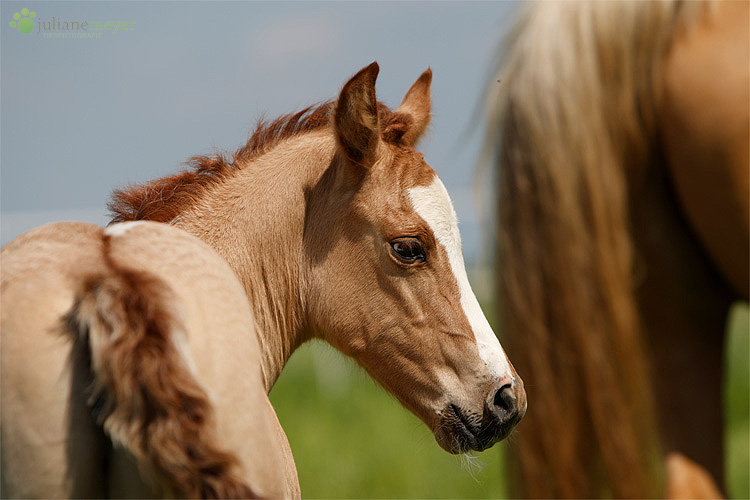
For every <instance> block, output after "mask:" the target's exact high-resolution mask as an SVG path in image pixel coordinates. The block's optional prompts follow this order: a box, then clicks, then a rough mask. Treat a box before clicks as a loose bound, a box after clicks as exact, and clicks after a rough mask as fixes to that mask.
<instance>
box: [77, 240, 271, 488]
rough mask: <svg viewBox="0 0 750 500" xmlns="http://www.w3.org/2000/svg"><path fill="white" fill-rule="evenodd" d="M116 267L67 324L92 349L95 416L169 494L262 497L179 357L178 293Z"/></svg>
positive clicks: (89, 290)
mask: <svg viewBox="0 0 750 500" xmlns="http://www.w3.org/2000/svg"><path fill="white" fill-rule="evenodd" d="M105 238H108V237H107V236H105ZM106 243H107V242H106V241H105V247H106ZM108 264H109V268H110V270H111V272H110V273H109V274H108V275H106V276H99V277H94V278H91V279H89V280H88V281H87V283H86V285H85V289H84V291H83V293H82V294H81V296H80V298H79V300H78V301H77V303H76V305H75V307H74V308H73V309H72V311H71V312H70V313H69V315H68V318H67V319H68V325H69V330H70V331H71V332H74V333H76V334H78V335H80V337H81V340H83V341H84V342H85V343H87V344H88V346H89V349H90V359H91V370H92V374H93V389H94V392H93V395H92V397H91V399H90V402H91V404H92V410H93V413H94V415H95V416H96V417H97V418H98V419H99V421H100V423H101V424H102V425H103V427H104V430H105V432H106V433H107V434H108V435H109V436H110V438H111V439H113V440H114V441H115V442H117V443H119V444H121V445H122V446H123V447H125V448H126V449H128V450H129V451H130V452H132V453H133V455H134V456H135V457H136V458H137V460H138V463H139V466H140V468H141V471H142V473H144V474H147V475H153V476H154V477H153V479H155V480H157V481H158V483H159V484H160V485H163V486H164V487H165V489H166V490H167V492H168V493H171V494H174V495H177V496H184V497H188V498H256V496H255V495H254V493H253V491H252V490H251V489H250V488H249V487H248V486H247V485H246V484H244V483H243V482H242V480H241V479H240V478H239V477H238V475H237V474H236V471H237V465H238V464H237V459H236V457H234V456H233V455H232V454H230V453H228V452H225V451H223V450H221V449H220V448H219V447H218V445H217V444H216V442H215V440H214V436H215V430H214V421H213V411H212V408H211V404H210V402H209V400H208V397H207V395H206V393H205V392H204V390H203V389H202V388H201V387H200V385H199V384H198V382H197V381H196V380H195V378H194V377H193V375H192V373H191V370H190V368H189V366H188V365H187V363H186V360H185V359H184V357H183V356H181V354H180V353H179V352H178V347H177V346H176V343H175V342H176V341H177V342H179V341H180V339H179V337H180V336H183V335H185V328H184V326H183V324H182V319H181V318H182V315H181V314H180V313H179V311H178V310H177V301H176V299H175V297H174V294H173V292H172V291H171V289H170V288H168V286H167V285H166V284H165V283H164V282H162V281H160V280H158V279H157V278H155V277H154V276H151V275H149V274H146V273H143V272H138V271H133V270H129V269H124V268H120V267H118V266H117V265H116V264H114V263H112V262H111V260H110V261H109V262H108Z"/></svg>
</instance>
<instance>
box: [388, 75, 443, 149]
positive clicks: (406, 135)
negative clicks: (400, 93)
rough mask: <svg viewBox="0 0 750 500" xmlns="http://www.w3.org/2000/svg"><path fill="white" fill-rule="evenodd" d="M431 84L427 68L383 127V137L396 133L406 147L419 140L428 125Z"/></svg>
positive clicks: (430, 105)
mask: <svg viewBox="0 0 750 500" xmlns="http://www.w3.org/2000/svg"><path fill="white" fill-rule="evenodd" d="M431 83H432V70H431V69H430V68H427V71H425V72H424V73H422V75H421V76H420V77H419V78H418V79H417V81H416V82H414V85H412V86H411V88H410V89H409V91H408V92H407V93H406V95H405V96H404V100H403V101H401V105H400V106H399V107H398V109H396V111H395V112H394V114H393V118H392V120H391V123H389V124H387V125H386V126H385V129H384V130H383V135H388V134H389V133H397V134H398V135H400V136H401V142H403V143H404V144H406V145H408V146H413V145H414V144H415V143H416V142H417V141H418V140H419V138H420V137H421V136H422V133H423V132H424V131H425V129H426V128H427V125H428V124H429V123H430V118H431V115H430V109H431V108H432V104H431V101H430V84H431ZM389 129H391V130H389Z"/></svg>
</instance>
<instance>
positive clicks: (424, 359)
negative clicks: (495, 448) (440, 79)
mask: <svg viewBox="0 0 750 500" xmlns="http://www.w3.org/2000/svg"><path fill="white" fill-rule="evenodd" d="M377 73H378V66H377V64H375V63H374V64H372V65H370V66H368V67H366V68H364V69H363V70H361V71H360V72H359V73H357V74H356V75H355V76H354V77H353V78H352V79H351V80H350V81H349V82H348V83H347V84H346V85H345V86H344V88H343V90H342V91H341V94H340V97H339V99H338V101H337V102H336V105H335V109H334V111H333V119H332V128H333V135H334V136H335V154H334V155H333V161H332V162H331V164H330V167H329V168H328V169H327V170H326V171H325V173H324V174H323V175H322V176H321V177H320V179H319V181H318V183H317V184H316V185H315V186H314V187H313V188H312V190H311V191H310V193H309V195H308V199H309V201H308V211H307V215H306V220H305V227H304V239H303V247H304V253H303V256H304V257H303V258H304V264H303V265H304V267H305V268H306V270H307V273H306V274H307V276H309V280H308V282H307V293H306V294H305V295H306V297H307V306H308V311H309V320H310V327H311V328H312V329H313V331H314V334H315V335H316V336H319V337H321V338H324V339H325V340H327V341H329V342H330V343H331V344H333V345H334V346H336V347H337V348H338V349H340V350H341V351H343V352H344V353H346V354H348V355H350V356H352V357H354V358H355V359H356V360H357V361H358V362H359V363H360V364H361V365H362V366H363V367H364V368H365V369H366V370H367V371H368V372H369V373H370V375H372V376H373V377H374V378H375V379H376V380H377V381H378V382H380V383H381V384H382V385H383V386H384V387H386V388H387V389H388V390H389V391H390V392H391V393H393V394H394V395H395V396H396V397H397V398H398V399H399V401H401V403H402V404H403V405H404V406H405V407H407V408H409V409H410V410H411V411H413V412H414V413H415V414H416V415H418V416H419V417H420V418H421V419H422V420H423V421H424V422H425V423H426V424H427V425H428V426H429V427H430V429H432V431H433V432H434V434H435V437H436V439H437V441H438V443H439V444H440V445H441V446H442V447H443V448H444V449H446V450H448V451H450V452H453V453H456V452H465V451H468V450H470V449H473V450H484V449H486V448H488V447H490V446H492V445H493V444H494V443H495V442H497V441H498V440H500V439H502V438H504V437H505V436H507V435H508V433H509V432H510V431H511V429H512V428H513V427H514V426H515V424H516V423H517V422H518V421H519V420H520V419H521V417H522V416H523V414H524V412H525V409H526V398H525V393H524V389H523V384H522V382H521V380H520V379H519V377H518V376H517V374H516V373H515V371H514V369H513V367H512V365H511V364H510V363H509V362H508V359H507V357H506V355H505V353H504V352H503V350H502V348H501V346H500V343H499V342H498V340H497V337H496V336H495V334H494V332H493V331H492V328H491V327H490V325H489V323H488V322H487V319H486V318H485V316H484V314H483V313H482V310H481V308H480V306H479V303H478V301H477V299H476V297H475V295H474V293H473V291H472V289H471V286H470V284H469V280H468V278H467V275H466V271H465V266H464V261H463V256H462V252H461V239H460V236H459V231H458V225H457V219H456V214H455V212H454V209H453V205H452V204H451V200H450V198H449V196H448V192H447V191H446V189H445V187H444V186H443V183H442V182H441V181H440V179H439V178H438V176H437V174H436V173H435V171H434V170H433V169H432V168H431V167H430V166H429V165H428V164H427V163H426V162H425V160H424V157H423V155H422V154H421V153H419V152H417V151H416V150H415V149H414V145H415V143H416V141H417V140H418V139H419V137H420V136H421V135H422V133H423V132H424V130H425V128H426V127H427V125H428V123H429V120H430V83H431V78H432V73H431V71H430V70H427V71H425V72H424V73H423V74H422V75H421V76H420V77H419V79H418V80H417V81H416V83H414V85H413V86H412V87H411V88H410V89H409V91H408V92H407V94H406V96H405V97H404V99H403V101H402V103H401V105H400V106H399V107H398V109H396V110H395V111H394V112H388V111H386V110H385V109H383V108H382V107H381V106H379V105H378V102H377V101H376V98H375V79H376V76H377ZM379 108H380V110H379Z"/></svg>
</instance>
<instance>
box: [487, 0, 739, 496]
mask: <svg viewBox="0 0 750 500" xmlns="http://www.w3.org/2000/svg"><path fill="white" fill-rule="evenodd" d="M749 25H750V14H749V10H748V4H747V2H718V3H716V4H711V3H704V2H540V3H536V4H533V5H530V6H528V10H527V11H526V12H525V14H524V16H523V17H522V19H521V21H520V22H519V24H518V25H517V27H516V29H515V31H514V32H513V34H512V35H511V37H510V38H509V41H508V42H509V43H508V47H507V50H506V54H505V62H504V64H503V67H502V68H501V69H500V72H499V74H498V75H497V76H496V77H495V79H493V81H494V80H497V81H498V82H500V83H499V84H497V85H494V84H493V87H492V89H491V95H490V100H491V101H492V102H491V104H490V107H491V109H492V111H491V117H490V123H491V128H490V132H489V136H488V141H489V142H490V143H491V144H493V147H497V150H498V167H499V179H498V181H499V193H500V194H499V219H498V224H499V225H498V234H499V235H500V237H499V260H498V262H499V265H498V269H497V279H498V287H499V291H500V305H501V314H500V318H501V321H502V324H503V328H504V329H505V330H506V331H508V332H509V338H508V342H509V349H510V350H511V356H513V357H514V359H515V360H516V363H517V366H518V368H519V372H520V373H522V374H523V375H524V377H526V379H527V380H533V381H534V383H533V384H530V387H529V391H530V393H531V394H530V397H531V398H532V399H533V400H534V402H535V408H537V410H538V413H536V414H534V415H529V417H527V419H526V422H525V425H524V428H523V429H522V430H520V431H519V433H518V439H517V441H516V444H517V447H516V450H517V452H518V456H517V458H518V460H517V464H518V465H519V472H520V474H519V481H518V483H517V484H516V487H517V488H518V490H517V494H519V495H529V496H534V497H553V496H565V497H576V498H586V497H597V496H599V495H602V494H613V495H615V496H617V497H628V498H643V497H645V496H648V495H661V494H664V492H665V491H667V492H668V493H669V494H683V495H685V494H687V495H692V496H699V495H702V494H708V495H718V494H719V491H718V490H717V489H716V487H715V486H714V485H713V484H712V483H714V482H715V483H716V485H722V484H723V465H722V462H723V457H722V439H723V437H722V430H723V424H722V411H721V408H722V402H721V375H722V366H721V358H722V346H723V337H724V328H725V323H726V317H727V311H728V309H729V306H730V304H731V303H732V302H733V301H734V300H736V299H745V300H746V299H747V297H748V274H749V273H748V264H749V260H750V259H749V258H748V238H749V232H750V223H749V222H748V216H749V212H750V208H749V207H750V203H749V202H748V198H749V197H750V195H749V193H748V176H749V172H748V170H749V168H750V167H749V165H748V149H749V148H748V136H749V135H750V131H749V129H750V126H749V123H750V119H749V118H748V110H749V108H750V102H749V101H750V98H749V97H748V93H749V92H750V90H749V87H750V69H749V67H748V66H749V65H750V63H749V61H750V55H749V54H748V49H749V47H750V35H749V34H748V30H749V28H748V26H749ZM498 138H499V139H500V140H499V141H498ZM555 413H556V414H557V418H554V419H550V415H552V414H555ZM664 455H667V456H669V457H671V458H670V459H668V460H667V470H666V472H667V476H668V477H667V478H668V482H667V490H665V489H664V485H663V483H662V481H663V478H662V476H661V473H660V467H659V465H658V464H659V463H660V462H661V461H662V460H663V457H664ZM686 467H687V468H689V469H690V470H692V471H697V470H701V469H702V470H703V471H704V473H703V474H702V475H698V476H696V475H695V474H693V473H689V474H686V473H684V471H685V470H686V469H685V468H686ZM680 478H682V479H680ZM688 478H689V479H690V480H691V481H692V483H693V486H691V485H690V484H687V483H685V484H681V480H688ZM687 482H690V481H687ZM697 483H702V488H703V487H705V489H703V490H702V491H701V490H698V489H695V488H694V486H695V485H696V484H697ZM719 487H720V486H719Z"/></svg>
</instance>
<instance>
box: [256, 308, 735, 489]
mask: <svg viewBox="0 0 750 500" xmlns="http://www.w3.org/2000/svg"><path fill="white" fill-rule="evenodd" d="M749 328H750V326H748V308H747V305H742V306H739V307H736V308H735V309H734V311H733V315H732V321H731V325H730V340H729V343H728V348H727V363H726V367H727V376H728V380H729V382H728V384H727V386H726V394H725V399H726V408H727V416H728V428H727V435H726V445H727V460H728V467H727V472H728V477H727V484H728V487H729V493H730V496H731V497H733V498H750V485H749V484H748V481H749V479H748V476H749V475H748V471H749V470H750V457H749V456H748V454H749V453H748V450H749V448H750V421H749V420H748V414H749V413H750V410H749V409H748V400H749V399H750V373H748V353H749V352H750V343H749V339H750V335H749V334H748V329H749ZM271 400H272V401H273V404H274V406H275V407H276V409H277V412H278V415H279V419H280V420H281V424H282V425H283V426H284V429H285V430H286V433H287V435H288V437H289V441H290V442H291V445H292V450H293V452H294V457H295V460H296V462H297V468H298V471H299V478H300V484H301V486H302V495H303V497H304V498H503V497H506V496H507V495H506V489H505V485H504V484H503V480H502V478H503V470H504V468H503V450H504V446H505V445H504V444H503V443H501V444H499V445H497V446H495V447H493V448H492V449H490V450H488V451H486V452H484V453H482V454H478V455H477V458H475V459H466V458H462V457H455V456H452V455H449V454H448V453H446V452H444V451H443V450H442V449H440V447H438V445H437V443H435V440H434V438H433V436H432V433H431V432H430V431H429V430H428V429H427V427H426V426H425V425H424V424H423V423H422V422H421V421H419V420H418V419H417V418H416V417H414V416H413V415H412V414H411V413H409V412H407V411H406V410H404V409H403V408H402V407H401V406H400V405H399V403H398V402H397V401H396V400H395V399H393V398H392V397H391V396H389V395H388V394H386V393H385V391H383V390H382V389H380V388H379V387H378V386H376V385H375V384H374V383H373V382H372V381H371V380H370V379H369V377H368V376H367V375H366V374H365V373H364V372H363V371H362V370H361V369H359V368H358V367H356V365H355V364H354V363H353V362H352V361H350V360H348V359H345V358H344V357H343V356H341V355H340V354H338V353H337V352H335V351H334V350H333V349H332V348H330V347H328V346H327V345H325V344H322V343H320V342H313V343H311V344H309V345H306V346H304V347H303V348H301V349H300V350H299V351H298V352H297V353H295V354H294V356H293V357H292V359H291V361H290V363H289V365H288V366H287V368H286V369H285V370H284V372H283V374H282V376H281V378H280V379H279V381H278V383H277V384H276V387H274V389H273V391H272V393H271Z"/></svg>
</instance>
